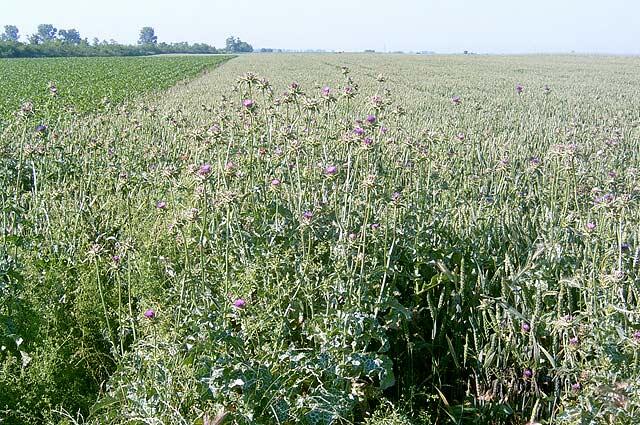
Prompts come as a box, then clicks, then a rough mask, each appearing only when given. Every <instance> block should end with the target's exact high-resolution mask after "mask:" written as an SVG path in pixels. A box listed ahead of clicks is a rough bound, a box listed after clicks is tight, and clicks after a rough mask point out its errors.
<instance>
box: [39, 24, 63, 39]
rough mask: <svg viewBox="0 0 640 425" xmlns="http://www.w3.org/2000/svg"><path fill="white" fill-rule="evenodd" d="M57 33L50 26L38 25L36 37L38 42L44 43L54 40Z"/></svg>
mask: <svg viewBox="0 0 640 425" xmlns="http://www.w3.org/2000/svg"><path fill="white" fill-rule="evenodd" d="M57 32H58V29H57V28H56V27H54V26H53V25H51V24H40V25H38V32H37V33H36V35H37V36H38V39H39V40H40V41H42V42H43V43H46V42H47V41H53V40H54V39H55V38H56V34H57Z"/></svg>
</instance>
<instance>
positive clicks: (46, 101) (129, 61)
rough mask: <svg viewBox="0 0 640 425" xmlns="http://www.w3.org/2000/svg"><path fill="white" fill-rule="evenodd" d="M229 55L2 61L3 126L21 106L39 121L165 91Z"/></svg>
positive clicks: (0, 115)
mask: <svg viewBox="0 0 640 425" xmlns="http://www.w3.org/2000/svg"><path fill="white" fill-rule="evenodd" d="M228 59H229V56H162V57H153V58H139V57H138V58H127V57H110V58H47V59H0V76H1V77H0V78H1V80H0V128H2V126H3V125H4V124H6V123H7V122H8V121H9V120H10V119H11V117H13V116H15V115H16V114H17V113H20V112H21V107H24V108H25V109H29V110H31V109H32V110H33V112H35V113H37V114H39V115H40V117H41V119H47V118H48V119H49V120H51V119H55V118H56V117H58V116H59V115H61V114H62V113H63V112H64V113H67V114H69V113H72V112H80V113H82V112H87V111H95V110H96V109H101V108H104V107H105V106H106V105H108V104H111V103H120V102H122V101H124V100H127V99H131V98H132V97H133V96H136V95H138V94H140V93H143V92H147V91H151V90H161V89H166V88H168V87H170V86H173V85H174V84H176V82H178V81H180V80H184V79H187V78H189V77H193V76H195V75H197V74H199V73H201V72H202V71H203V70H205V69H207V68H211V67H214V66H216V65H219V64H220V63H222V62H224V61H226V60H228Z"/></svg>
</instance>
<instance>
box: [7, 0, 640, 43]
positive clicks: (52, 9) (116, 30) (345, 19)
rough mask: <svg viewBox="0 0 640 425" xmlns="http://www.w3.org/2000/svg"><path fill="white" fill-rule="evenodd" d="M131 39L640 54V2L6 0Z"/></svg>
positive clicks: (34, 14)
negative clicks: (144, 34)
mask: <svg viewBox="0 0 640 425" xmlns="http://www.w3.org/2000/svg"><path fill="white" fill-rule="evenodd" d="M40 23H50V24H53V25H54V26H55V27H57V28H65V29H67V28H76V29H78V30H79V31H80V34H81V35H82V37H87V38H89V40H91V39H92V38H93V37H99V38H100V39H111V38H113V39H115V40H117V41H119V42H124V43H134V42H135V41H136V40H137V38H138V33H139V30H140V27H142V26H147V25H148V26H152V27H154V28H155V30H156V34H157V35H158V38H159V40H160V41H167V42H173V41H189V42H195V41H198V42H206V43H209V44H213V45H214V46H217V47H220V46H223V45H224V40H225V38H226V37H227V36H228V35H231V34H233V35H236V36H239V37H240V38H241V39H242V40H244V41H248V42H249V43H251V44H252V45H253V46H254V47H276V48H288V49H307V48H309V49H327V50H363V49H374V50H377V51H384V50H387V51H393V50H414V51H417V50H434V51H437V52H441V53H452V52H453V53H455V52H461V51H463V50H470V51H473V52H478V53H526V52H570V51H576V52H594V53H628V54H640V0H606V1H605V0H422V1H420V0H395V1H394V0H387V1H385V0H367V1H359V0H321V1H317V2H309V1H305V0H228V1H218V0H210V1H205V0H153V1H151V0H102V1H93V0H57V1H56V0H0V25H6V24H13V25H17V26H18V28H19V29H20V32H21V34H22V35H23V36H26V35H27V34H31V33H33V32H35V30H36V26H37V25H38V24H40Z"/></svg>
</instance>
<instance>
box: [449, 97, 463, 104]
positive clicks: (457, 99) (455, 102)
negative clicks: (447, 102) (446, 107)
mask: <svg viewBox="0 0 640 425" xmlns="http://www.w3.org/2000/svg"><path fill="white" fill-rule="evenodd" d="M451 102H452V103H453V104H454V105H459V104H461V103H462V99H461V98H460V96H453V97H452V98H451Z"/></svg>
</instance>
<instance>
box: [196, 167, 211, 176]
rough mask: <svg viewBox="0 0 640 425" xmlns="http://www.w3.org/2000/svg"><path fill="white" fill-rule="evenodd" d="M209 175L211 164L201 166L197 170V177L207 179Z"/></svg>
mask: <svg viewBox="0 0 640 425" xmlns="http://www.w3.org/2000/svg"><path fill="white" fill-rule="evenodd" d="M209 174H211V164H202V165H201V166H200V168H199V169H198V175H199V176H202V177H207V176H208V175H209Z"/></svg>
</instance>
